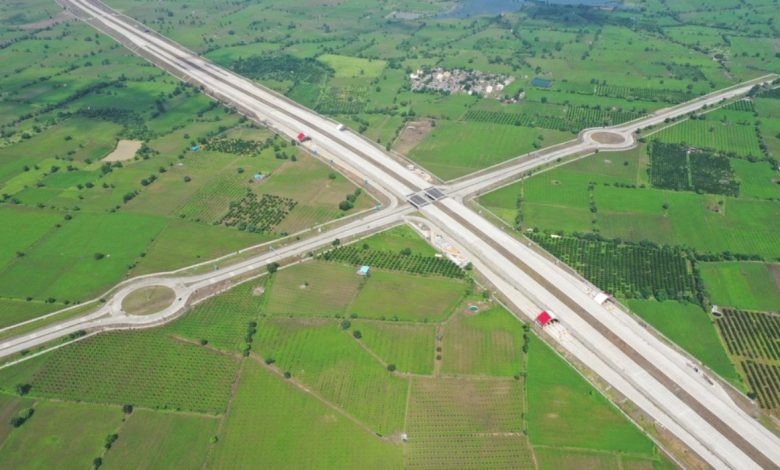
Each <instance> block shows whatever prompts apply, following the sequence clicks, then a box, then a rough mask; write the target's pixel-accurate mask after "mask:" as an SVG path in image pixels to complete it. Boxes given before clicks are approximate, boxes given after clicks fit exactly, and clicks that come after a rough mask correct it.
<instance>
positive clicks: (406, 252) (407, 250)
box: [401, 247, 412, 256]
mask: <svg viewBox="0 0 780 470" xmlns="http://www.w3.org/2000/svg"><path fill="white" fill-rule="evenodd" d="M401 254H402V255H403V256H409V255H411V254H412V249H411V248H408V247H407V248H404V249H402V250H401Z"/></svg>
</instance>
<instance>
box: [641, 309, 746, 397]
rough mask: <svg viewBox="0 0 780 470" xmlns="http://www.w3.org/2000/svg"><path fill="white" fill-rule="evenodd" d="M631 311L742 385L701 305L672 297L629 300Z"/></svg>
mask: <svg viewBox="0 0 780 470" xmlns="http://www.w3.org/2000/svg"><path fill="white" fill-rule="evenodd" d="M627 304H628V306H629V307H630V308H631V311H632V312H634V313H636V314H637V315H638V316H639V317H640V318H642V319H643V320H645V321H646V322H647V323H649V324H651V325H652V326H653V327H654V328H656V329H657V330H658V331H660V332H661V333H662V334H663V335H664V336H666V337H667V338H669V339H670V340H671V341H673V342H674V343H675V344H677V345H679V346H680V347H681V348H683V349H685V350H686V351H688V352H689V353H690V354H691V355H693V357H695V358H697V359H699V360H700V361H702V362H703V363H704V364H705V365H706V366H707V367H709V368H710V369H712V370H713V371H715V372H717V373H718V374H719V375H720V376H721V377H723V378H725V379H726V380H729V381H730V382H731V383H733V384H735V385H737V386H738V387H743V385H742V382H741V379H740V378H739V375H738V374H737V371H736V369H735V368H734V364H732V363H731V360H730V359H729V357H728V356H727V354H726V351H725V349H724V348H723V343H722V342H721V340H720V337H719V336H718V332H717V330H716V328H715V326H714V325H713V322H712V318H711V317H710V315H709V314H708V313H707V312H705V311H704V310H703V309H702V308H701V307H700V306H698V305H695V304H684V303H680V302H675V301H666V302H658V301H654V300H629V301H628V302H627Z"/></svg>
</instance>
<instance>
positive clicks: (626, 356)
mask: <svg viewBox="0 0 780 470" xmlns="http://www.w3.org/2000/svg"><path fill="white" fill-rule="evenodd" d="M61 3H62V4H63V5H64V6H65V7H66V8H68V9H69V10H70V11H71V12H73V13H75V14H76V15H77V16H78V17H80V18H81V19H83V20H85V21H87V22H88V23H89V24H91V25H92V26H94V27H95V28H97V29H99V30H101V31H103V32H105V33H107V34H110V35H111V36H112V37H114V38H115V39H116V40H117V41H119V42H121V43H122V44H124V45H125V46H127V47H128V48H130V49H131V50H133V51H134V52H135V53H137V54H139V55H140V56H142V57H144V58H146V59H147V60H149V61H150V62H152V63H154V64H155V65H157V66H159V67H161V68H163V69H165V70H167V71H169V72H170V73H172V74H174V75H176V76H178V77H180V78H182V79H184V80H187V81H189V82H191V83H193V84H197V85H199V86H201V87H202V89H203V90H204V91H205V92H206V93H208V94H209V95H211V96H212V97H214V98H215V99H218V100H219V101H221V102H223V103H225V104H227V105H229V106H231V107H234V108H236V109H238V110H240V111H241V112H242V113H244V114H245V115H247V116H248V117H250V118H252V119H254V120H256V121H258V122H260V123H264V124H268V125H270V126H272V127H273V128H274V129H276V130H277V131H278V132H280V133H283V134H285V135H288V136H295V135H297V134H298V133H299V132H304V133H305V134H306V135H308V136H310V137H311V139H312V140H311V141H310V142H308V143H306V144H304V145H306V146H307V147H308V149H309V150H310V151H311V152H312V153H314V154H316V155H318V156H319V157H320V158H323V159H324V160H326V161H328V162H330V163H331V164H333V165H334V166H335V167H337V168H339V169H340V170H342V171H345V172H347V173H350V174H351V175H354V176H357V177H358V178H360V179H361V180H363V181H364V182H365V184H368V185H370V186H371V187H373V188H375V189H377V190H378V191H380V192H382V194H384V195H385V196H386V197H387V198H388V200H389V201H390V203H389V204H388V205H387V206H385V207H384V208H383V209H382V210H380V211H377V212H375V213H373V214H371V215H370V216H366V217H364V218H363V219H362V220H357V221H353V222H351V223H349V224H347V225H344V226H342V227H339V228H335V229H332V230H331V231H329V232H326V233H323V234H320V235H317V236H315V237H312V238H310V239H307V240H304V241H301V242H298V243H295V244H291V245H289V246H287V247H284V248H282V249H279V250H277V251H275V252H271V253H265V254H262V255H259V256H256V257H254V258H251V259H249V260H246V261H243V262H241V263H237V264H235V265H232V266H229V267H227V268H224V269H222V270H219V271H214V272H208V273H203V274H199V275H194V276H179V277H177V276H170V277H155V276H150V277H145V278H141V279H136V280H130V281H127V282H125V283H123V285H121V286H119V287H118V288H117V290H115V291H114V295H113V296H111V297H110V298H109V299H108V301H107V302H106V303H105V304H104V305H103V306H102V307H101V308H100V309H99V310H98V311H97V312H95V313H92V314H90V315H89V316H88V317H89V318H88V319H87V321H86V322H85V321H84V319H85V318H87V317H82V318H78V319H74V320H71V321H70V322H65V323H61V324H56V325H52V326H50V327H47V328H44V329H42V330H40V331H36V332H33V333H30V334H28V335H25V336H22V337H18V338H13V339H11V340H8V341H5V342H3V343H0V356H7V355H8V354H11V353H13V352H17V351H20V350H22V349H29V348H30V347H32V346H34V345H38V344H43V343H46V342H47V341H50V340H52V339H55V338H58V337H61V336H63V335H66V334H68V333H69V332H73V331H78V330H79V329H87V328H117V327H133V326H135V327H138V326H143V325H155V324H159V323H161V322H163V321H166V320H169V319H170V318H173V317H175V316H176V315H179V314H180V313H181V312H183V311H185V310H186V308H187V307H188V305H189V304H188V300H189V299H190V298H191V297H192V296H193V295H194V294H195V293H196V292H198V291H200V290H203V289H206V288H208V287H209V286H216V285H219V284H220V283H222V282H225V281H228V280H230V279H234V278H240V277H242V276H247V275H252V274H253V273H258V272H259V271H260V272H261V271H262V270H263V269H264V267H265V265H266V264H267V263H270V262H273V261H277V260H281V259H289V258H291V257H297V256H300V255H301V254H304V253H306V252H308V251H312V250H314V249H316V248H319V247H322V246H324V245H327V243H329V242H330V241H332V240H333V239H334V238H348V237H357V236H360V235H361V234H366V233H369V232H371V231H375V230H377V229H379V228H382V227H387V226H390V225H393V224H397V223H401V222H402V221H404V217H405V216H406V215H408V214H409V213H411V212H413V210H414V209H413V208H412V206H410V205H407V204H401V203H400V201H403V200H405V199H407V198H409V197H410V196H412V195H415V194H420V193H421V192H423V193H425V190H426V189H429V188H428V186H429V184H427V183H426V182H425V181H424V180H422V179H421V178H420V177H419V176H417V175H416V174H414V173H413V172H411V171H409V170H408V169H407V168H406V167H404V166H403V165H402V164H401V163H399V162H398V161H396V160H395V159H393V158H392V157H391V156H389V155H388V154H387V153H386V152H385V151H384V149H382V148H380V147H378V146H376V145H375V144H373V143H372V142H370V141H367V140H366V139H364V138H363V137H362V136H360V135H359V134H355V133H352V132H349V131H340V130H338V127H337V126H338V124H337V123H336V122H334V121H331V120H329V119H327V118H324V117H322V116H320V115H318V114H316V113H314V112H313V111H311V110H308V109H306V108H304V107H302V106H300V105H298V104H296V103H294V102H292V101H290V100H288V99H287V98H285V97H283V96H281V95H278V94H276V93H274V92H272V91H270V90H267V89H265V88H264V87H262V86H259V85H257V84H255V83H253V82H251V81H248V80H246V79H244V78H243V77H240V76H238V75H236V74H234V73H231V72H229V71H227V70H225V69H222V68H220V67H218V66H216V65H214V64H211V63H210V62H208V61H206V60H205V59H203V58H200V57H198V56H197V55H195V54H194V53H192V52H190V51H188V50H186V49H184V48H183V47H181V46H179V45H177V44H175V43H172V42H171V41H169V40H167V39H165V38H162V37H160V36H159V35H157V34H156V33H154V32H151V31H149V30H148V29H147V28H146V27H145V26H143V25H141V24H140V23H137V22H135V21H133V20H131V19H128V18H126V17H123V16H121V15H119V14H117V13H116V12H114V11H112V10H110V9H109V8H108V7H106V6H105V5H102V4H99V3H97V2H93V1H87V0H61ZM773 78H775V77H762V78H761V79H757V80H756V83H762V82H766V81H768V80H770V79H773ZM753 84H754V83H750V84H743V85H741V86H738V87H733V88H731V89H728V90H725V91H723V92H719V93H716V94H713V95H708V96H707V97H702V98H700V99H698V100H694V101H693V102H690V103H686V104H684V105H681V106H678V107H675V108H670V109H667V110H662V111H659V112H656V113H654V114H653V115H651V116H648V117H647V118H643V119H641V120H637V121H634V122H632V123H627V124H625V125H622V126H617V127H614V128H610V129H591V130H587V131H584V132H583V133H581V134H580V137H579V139H578V140H577V141H574V142H572V143H570V144H568V145H561V146H559V147H557V148H556V149H554V150H551V151H549V152H545V151H540V154H541V155H542V157H541V158H533V156H532V158H526V159H520V160H522V162H519V163H517V164H515V163H514V162H513V163H510V164H509V165H508V166H507V167H501V168H496V169H493V170H489V171H487V172H484V173H480V174H479V175H477V176H475V177H471V178H465V179H462V180H460V181H459V182H455V183H454V184H452V185H451V186H448V187H443V188H440V189H442V191H439V192H438V193H437V194H436V195H435V196H434V197H430V196H422V197H423V198H425V197H427V200H426V199H423V201H424V203H421V204H419V205H417V207H418V209H419V212H420V213H421V214H422V215H423V216H424V218H425V220H426V221H427V222H426V223H427V224H429V225H430V226H431V227H432V228H434V229H436V230H439V231H441V232H442V233H444V234H446V235H447V236H448V237H449V238H451V239H452V240H454V241H455V242H456V243H457V244H458V246H459V247H460V248H461V249H462V251H463V252H464V253H467V254H468V256H469V258H470V259H471V260H472V261H473V263H474V265H475V267H476V268H477V269H478V270H479V271H480V273H481V274H482V275H484V276H485V277H486V278H487V279H488V280H489V281H490V283H491V284H492V285H493V286H494V287H495V288H496V289H497V290H498V291H499V292H500V293H501V295H502V296H503V297H504V298H505V299H507V300H508V301H509V303H510V304H511V305H512V306H513V307H514V310H515V311H516V312H520V313H521V314H522V315H523V316H524V319H525V320H526V321H528V320H531V319H532V318H533V316H535V314H536V313H537V312H538V311H539V310H543V309H549V310H552V311H554V312H556V314H557V315H558V317H559V320H560V325H559V328H558V329H557V330H556V331H555V332H554V334H552V333H551V334H550V337H549V338H548V339H549V340H552V341H556V342H558V344H559V345H560V346H561V347H562V348H564V349H566V350H567V351H568V353H569V354H571V355H572V356H573V357H574V358H576V359H577V360H578V361H579V362H581V363H582V364H584V365H585V366H587V367H588V368H589V369H590V370H592V371H594V372H595V373H597V374H598V375H599V376H600V377H601V378H602V379H603V380H604V381H605V382H606V383H608V384H609V385H610V386H612V387H613V388H614V389H615V390H617V391H618V392H619V393H620V394H622V395H623V396H625V397H626V398H628V399H629V400H631V401H632V402H633V403H635V404H636V405H637V406H638V407H639V408H640V409H641V410H642V411H643V412H644V413H646V414H647V415H648V416H650V417H652V418H653V419H654V420H655V421H656V422H657V423H659V424H660V425H661V426H663V427H664V428H666V430H668V431H669V432H670V433H672V434H673V435H675V436H676V437H677V438H678V439H679V440H680V441H681V442H683V443H684V444H685V445H686V446H688V447H689V448H690V449H691V450H692V451H693V452H695V453H696V454H697V455H698V456H699V457H701V458H702V459H703V460H704V461H706V462H707V463H708V464H710V465H711V466H712V467H715V468H740V469H742V468H776V467H777V463H776V462H780V441H778V438H777V437H776V436H774V435H773V434H771V433H770V432H769V431H768V430H766V429H765V428H764V427H763V426H762V425H760V424H759V423H758V422H757V421H755V420H754V419H752V418H751V417H750V416H748V415H747V414H746V413H745V412H744V411H743V410H741V409H740V408H739V407H738V406H737V405H736V404H735V403H734V402H733V401H732V400H731V399H730V398H729V396H728V394H727V393H726V391H725V390H723V388H722V387H721V386H720V385H718V384H717V383H713V382H711V381H708V380H706V378H705V377H703V375H702V373H701V372H699V371H694V370H693V369H691V368H690V367H689V366H688V363H689V362H690V359H689V358H688V357H686V356H684V355H683V354H681V353H679V352H678V351H676V350H674V349H673V348H671V347H670V346H668V345H667V344H665V343H663V342H662V341H660V340H659V339H658V338H657V337H655V336H653V335H652V334H651V333H649V332H648V331H647V330H645V329H644V328H643V327H641V325H639V324H638V323H637V322H636V321H635V320H634V319H633V318H632V317H631V316H629V315H628V314H626V313H624V312H622V311H620V310H615V309H609V308H608V307H607V306H604V305H602V304H599V303H597V302H596V301H595V300H594V299H593V296H592V294H593V292H592V286H591V285H589V284H588V283H586V282H584V281H583V280H582V279H580V278H578V277H576V276H574V275H572V274H570V273H569V272H568V271H567V270H565V269H563V268H562V267H561V266H559V265H558V264H557V263H554V262H552V261H550V260H549V259H547V258H545V257H543V256H542V255H540V254H539V253H537V252H535V251H534V250H532V249H531V248H529V247H528V246H527V245H526V244H524V243H523V242H522V241H521V240H518V239H517V238H515V237H512V236H511V235H509V234H507V233H505V232H503V231H502V230H500V229H499V228H497V227H495V226H494V225H492V224H491V223H490V222H488V221H487V220H485V219H484V218H483V217H481V216H480V215H479V214H477V213H476V212H474V211H473V210H471V209H470V208H468V207H467V206H465V205H464V204H463V203H462V202H461V201H460V198H462V197H463V196H467V195H469V194H473V193H474V192H476V191H480V190H484V189H485V188H487V187H489V185H488V186H484V184H487V181H490V182H491V185H492V184H497V183H498V182H501V181H504V180H505V179H506V178H516V177H517V176H519V175H520V174H521V173H523V172H526V171H529V170H530V169H533V168H535V167H538V166H539V165H543V164H547V163H549V162H551V161H553V160H556V159H558V158H564V157H567V156H571V155H576V154H580V153H583V152H584V153H588V152H592V151H595V150H597V149H603V150H619V149H622V148H626V147H630V146H632V145H633V144H634V137H633V133H634V131H635V130H637V129H638V128H644V127H647V126H650V125H654V124H658V123H660V122H663V121H665V120H666V119H669V118H673V117H677V116H680V115H683V114H686V113H689V112H691V111H695V110H697V109H700V108H701V107H703V106H704V105H705V104H714V103H717V102H718V101H720V100H721V99H724V98H726V97H733V96H739V95H740V94H744V93H745V92H746V91H747V90H749V89H750V88H751V87H752V85H753ZM507 168H510V169H511V174H508V172H509V171H510V170H508V169H507ZM474 178H479V179H474ZM502 178H504V179H502ZM483 180H486V181H485V182H483ZM429 194H430V193H429ZM448 195H452V196H456V197H448ZM151 285H164V286H167V287H170V288H171V289H173V290H174V291H175V292H176V293H177V296H176V300H175V301H174V303H173V304H172V305H171V306H169V307H167V308H166V309H165V310H164V311H162V312H159V313H157V314H154V315H150V316H146V317H134V316H130V315H126V314H124V313H123V312H122V309H121V302H122V300H123V299H124V297H125V296H126V295H128V294H129V293H131V292H133V291H135V290H137V289H138V288H141V287H145V286H151Z"/></svg>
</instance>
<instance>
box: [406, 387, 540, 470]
mask: <svg viewBox="0 0 780 470" xmlns="http://www.w3.org/2000/svg"><path fill="white" fill-rule="evenodd" d="M523 403H524V401H523V386H522V382H520V381H516V380H514V379H479V380H477V379H454V378H414V379H412V389H411V396H410V398H409V409H408V413H407V418H406V419H407V434H408V436H409V442H408V444H407V446H408V447H407V455H406V466H407V467H408V468H420V469H447V468H470V469H471V468H473V469H477V468H507V467H512V468H534V465H533V460H532V457H531V450H530V448H529V446H528V441H527V439H526V437H525V435H524V434H522V427H523V411H524V407H523Z"/></svg>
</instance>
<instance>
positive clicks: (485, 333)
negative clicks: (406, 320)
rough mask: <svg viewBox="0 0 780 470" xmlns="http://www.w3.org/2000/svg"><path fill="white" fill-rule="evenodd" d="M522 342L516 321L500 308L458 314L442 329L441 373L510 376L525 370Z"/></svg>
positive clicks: (523, 338) (525, 336)
mask: <svg viewBox="0 0 780 470" xmlns="http://www.w3.org/2000/svg"><path fill="white" fill-rule="evenodd" d="M525 341H527V333H526V332H524V331H523V328H522V325H521V324H520V322H519V321H517V319H516V318H514V317H513V316H512V315H511V314H510V313H509V312H507V311H506V310H504V309H503V308H501V307H493V308H490V309H488V310H484V311H481V312H479V313H477V314H476V315H474V314H472V313H471V312H468V313H465V312H458V313H456V314H454V315H453V316H452V317H450V319H449V320H448V321H447V323H446V324H445V326H444V339H443V341H442V343H443V348H442V349H443V351H442V352H441V356H442V366H441V370H442V373H444V374H464V375H490V376H503V377H511V376H513V375H516V374H518V373H520V372H522V371H524V370H525V361H524V357H523V356H524V355H523V354H520V353H519V351H522V348H523V344H524V342H525Z"/></svg>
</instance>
